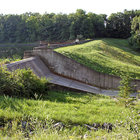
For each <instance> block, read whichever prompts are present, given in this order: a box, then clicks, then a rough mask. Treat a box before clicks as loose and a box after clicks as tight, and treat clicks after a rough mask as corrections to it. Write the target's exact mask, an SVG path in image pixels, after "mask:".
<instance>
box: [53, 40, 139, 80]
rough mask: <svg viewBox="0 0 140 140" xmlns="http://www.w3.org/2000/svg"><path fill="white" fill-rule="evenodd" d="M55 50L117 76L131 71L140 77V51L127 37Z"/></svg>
mask: <svg viewBox="0 0 140 140" xmlns="http://www.w3.org/2000/svg"><path fill="white" fill-rule="evenodd" d="M55 51H57V52H59V53H62V54H63V55H65V56H67V57H70V58H72V59H74V60H76V61H77V62H79V63H81V64H84V65H86V66H88V67H90V68H92V69H93V70H95V71H98V72H102V73H108V74H111V75H112V74H113V75H117V76H120V74H121V72H123V73H124V74H126V73H127V72H129V73H130V74H133V75H135V76H136V78H138V79H140V53H138V52H136V51H135V50H134V49H133V48H131V47H130V46H129V44H128V41H127V40H125V39H99V40H94V41H91V42H89V43H85V44H82V45H75V46H69V47H63V48H59V49H55Z"/></svg>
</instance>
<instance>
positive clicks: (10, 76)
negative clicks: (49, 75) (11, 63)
mask: <svg viewBox="0 0 140 140" xmlns="http://www.w3.org/2000/svg"><path fill="white" fill-rule="evenodd" d="M0 77H1V78H0V93H1V94H5V95H10V96H18V97H27V98H30V97H34V96H35V94H36V95H41V94H42V93H43V94H45V93H47V89H48V87H47V81H46V80H45V79H44V78H41V79H39V78H38V77H37V76H36V75H35V74H33V72H32V71H31V70H30V69H27V70H26V69H21V70H20V69H17V70H15V71H13V72H9V71H7V70H6V69H5V68H3V67H0Z"/></svg>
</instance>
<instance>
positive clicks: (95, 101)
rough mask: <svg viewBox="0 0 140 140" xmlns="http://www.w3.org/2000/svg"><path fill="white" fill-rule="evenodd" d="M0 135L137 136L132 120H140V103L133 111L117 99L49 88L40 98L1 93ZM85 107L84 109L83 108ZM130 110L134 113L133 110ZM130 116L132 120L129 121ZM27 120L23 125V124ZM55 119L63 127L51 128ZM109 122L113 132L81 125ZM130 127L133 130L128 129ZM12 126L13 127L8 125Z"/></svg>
mask: <svg viewBox="0 0 140 140" xmlns="http://www.w3.org/2000/svg"><path fill="white" fill-rule="evenodd" d="M0 102H1V104H0V123H2V122H4V126H5V127H4V128H2V129H0V137H1V138H13V139H19V138H21V139H23V138H30V139H44V138H45V139H56V140H57V139H58V138H59V137H60V139H81V138H83V137H84V136H85V135H87V136H88V138H87V139H91V140H92V139H93V138H95V139H96V138H99V139H103V138H106V139H112V138H114V139H125V138H126V139H127V138H130V139H136V138H137V135H138V136H139V134H137V135H136V133H135V129H134V128H135V126H132V125H134V124H135V123H139V116H138V114H137V111H138V110H139V108H140V102H138V101H136V102H135V105H134V104H133V105H132V108H133V110H131V109H130V108H128V107H125V106H124V105H122V104H120V102H119V100H118V98H115V99H114V98H110V97H105V96H100V95H92V94H84V93H76V94H75V93H70V92H60V91H59V92H56V91H49V92H48V95H47V96H46V95H44V96H42V97H41V98H40V99H37V100H31V99H19V98H11V97H9V96H0ZM83 110H84V111H83ZM132 111H133V112H132ZM130 119H131V120H130ZM22 122H26V123H27V127H26V128H24V126H23V123H22ZM56 122H62V123H63V124H64V125H65V126H66V127H65V128H64V129H60V130H57V129H54V127H53V125H54V124H55V123H56ZM104 122H110V123H112V124H113V125H114V127H113V131H112V132H110V133H108V132H107V131H106V130H102V129H99V130H97V131H94V130H91V131H89V130H87V129H86V128H85V127H84V124H89V125H92V124H93V123H104ZM130 124H131V126H132V127H131V128H133V129H134V130H132V129H130ZM10 126H12V127H10Z"/></svg>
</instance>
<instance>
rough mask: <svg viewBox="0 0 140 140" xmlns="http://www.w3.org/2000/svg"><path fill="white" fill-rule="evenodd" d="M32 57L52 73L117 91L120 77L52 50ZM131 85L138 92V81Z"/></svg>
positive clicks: (43, 50) (139, 85) (38, 52)
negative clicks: (38, 59)
mask: <svg viewBox="0 0 140 140" xmlns="http://www.w3.org/2000/svg"><path fill="white" fill-rule="evenodd" d="M33 55H35V56H39V57H40V58H41V59H42V61H43V62H44V63H45V64H46V65H47V66H48V67H49V68H50V70H51V71H53V72H54V73H57V74H59V75H62V76H64V77H68V78H71V79H75V80H77V81H81V82H83V83H87V84H89V85H93V86H96V87H100V88H103V89H118V86H119V82H120V80H121V79H120V77H117V76H112V75H108V74H103V73H100V72H96V71H94V70H92V69H90V68H88V67H86V66H84V65H82V64H79V63H78V62H76V61H74V60H72V59H70V58H68V57H66V56H64V55H62V54H60V53H57V52H55V51H53V50H52V49H46V48H43V49H36V50H33V52H32V55H31V56H33ZM28 56H29V53H28ZM25 57H26V53H25ZM132 85H137V86H136V87H135V90H140V80H134V81H133V82H132Z"/></svg>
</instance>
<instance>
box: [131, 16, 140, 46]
mask: <svg viewBox="0 0 140 140" xmlns="http://www.w3.org/2000/svg"><path fill="white" fill-rule="evenodd" d="M131 29H132V32H131V33H132V37H131V40H132V42H131V43H132V44H133V45H135V44H137V45H138V46H139V47H140V16H136V17H134V18H133V21H132V25H131Z"/></svg>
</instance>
